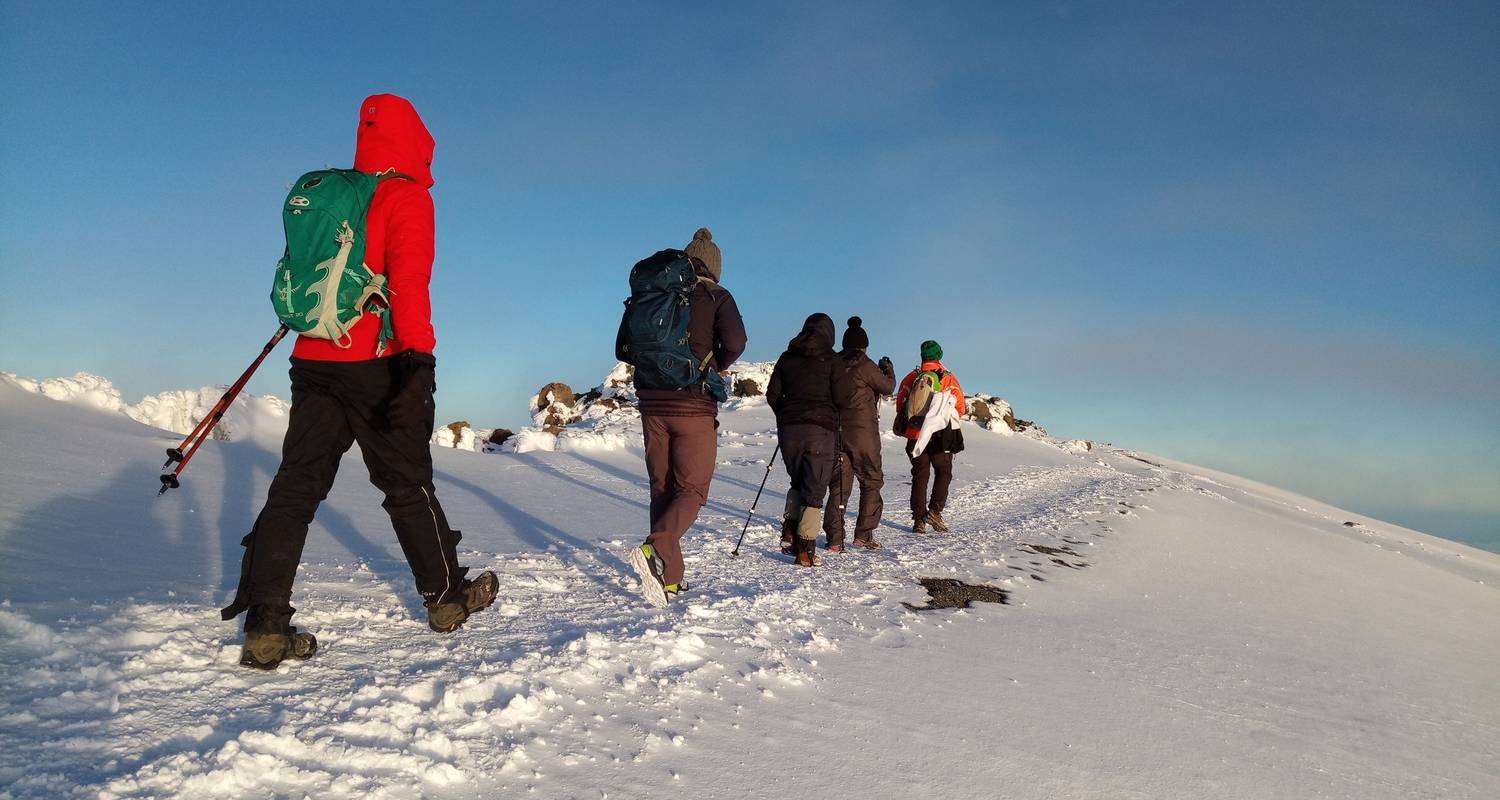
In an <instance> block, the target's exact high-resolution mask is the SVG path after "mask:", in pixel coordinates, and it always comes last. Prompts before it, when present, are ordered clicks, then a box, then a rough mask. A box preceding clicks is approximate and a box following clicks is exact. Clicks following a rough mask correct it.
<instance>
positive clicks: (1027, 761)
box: [0, 380, 1500, 800]
mask: <svg viewBox="0 0 1500 800" xmlns="http://www.w3.org/2000/svg"><path fill="white" fill-rule="evenodd" d="M75 388H79V391H77V392H73V393H71V394H70V393H69V392H68V391H64V390H62V389H59V390H57V391H54V392H53V393H52V397H61V398H65V399H64V400H63V401H60V400H58V399H52V397H49V396H46V395H44V394H42V393H38V391H37V390H38V389H39V385H37V384H35V383H32V384H31V385H29V386H27V385H24V382H18V381H15V380H9V381H7V380H0V453H3V455H0V600H3V605H0V798H6V800H10V799H11V798H59V797H62V798H66V797H103V798H113V797H184V798H207V797H236V798H238V797H294V798H300V797H314V798H323V797H331V798H366V797H372V798H398V797H400V798H406V797H434V798H450V797H451V798H472V797H485V798H494V797H512V796H518V795H522V794H528V793H529V795H528V796H537V797H559V798H574V797H576V798H600V797H612V798H637V797H673V796H680V797H702V798H781V797H786V796H788V795H789V794H792V793H795V794H796V795H797V796H804V797H830V798H832V797H854V798H885V797H893V798H894V797H899V798H916V797H965V798H968V797H984V798H1001V797H1015V798H1052V797H1056V798H1205V797H1211V798H1216V800H1217V799H1219V798H1303V797H1339V798H1360V800H1366V799H1368V798H1424V797H1431V798H1494V797H1500V688H1497V682H1496V679H1495V676H1496V665H1497V664H1500V623H1497V620H1500V556H1497V555H1494V554H1490V553H1485V552H1482V551H1478V550H1475V549H1472V548H1469V547H1466V546H1464V545H1460V544H1456V543H1453V542H1448V541H1445V540H1442V539H1437V538H1433V537H1429V536H1426V535H1424V534H1421V533H1416V532H1413V531H1407V530H1403V529H1400V528H1396V527H1394V526H1391V525H1387V524H1385V523H1382V522H1379V521H1376V520H1372V519H1368V518H1364V517H1359V516H1356V515H1351V514H1349V513H1347V512H1343V511H1339V510H1337V509H1334V508H1331V507H1328V506H1325V505H1322V504H1319V503H1316V502H1313V501H1310V500H1307V499H1305V498H1300V497H1296V496H1294V495H1291V494H1288V493H1286V492H1282V491H1279V490H1275V489H1271V488H1269V487H1266V486H1262V485H1257V484H1254V483H1252V482H1249V481H1246V480H1243V479H1239V478H1235V477H1232V476H1227V475H1221V474H1217V473H1212V472H1209V471H1207V470H1203V469H1199V468H1195V467H1191V466H1187V465H1181V464H1172V463H1168V462H1165V461H1162V460H1161V459H1157V458H1154V457H1152V456H1149V455H1144V454H1139V453H1129V452H1124V451H1119V450H1115V449H1111V448H1108V447H1095V448H1094V449H1093V450H1091V451H1089V450H1084V449H1083V447H1081V446H1080V445H1078V444H1073V445H1072V446H1060V445H1061V444H1062V443H1053V442H1050V441H1049V440H1045V439H1042V438H1039V437H1032V436H1024V435H1017V436H1003V435H998V434H991V433H988V432H986V431H983V430H980V429H978V428H974V429H973V430H971V431H969V432H968V435H967V440H968V444H969V450H968V452H966V453H964V454H963V455H962V456H960V457H959V467H958V481H957V485H956V489H955V492H954V496H953V498H952V500H951V503H950V513H949V514H948V515H947V516H948V519H949V521H950V523H951V524H952V527H953V531H954V532H953V533H951V534H949V535H945V536H921V537H918V536H915V535H913V534H910V533H907V532H905V529H904V525H905V524H906V522H907V521H908V515H907V513H906V511H905V508H904V507H905V503H904V497H905V494H906V482H905V472H906V470H905V459H904V457H903V456H902V454H901V452H900V449H899V443H898V442H896V441H894V440H891V441H888V442H887V446H886V453H885V455H886V474H887V481H888V482H887V489H886V515H885V516H886V522H885V524H884V525H883V526H882V528H881V529H880V530H879V531H878V533H877V536H878V538H880V539H882V540H883V541H884V542H885V543H886V544H887V549H885V550H882V551H879V552H875V553H851V554H849V555H845V556H830V557H828V559H827V565H826V566H825V567H824V568H822V569H820V570H802V569H797V568H794V567H792V566H790V565H789V564H788V563H787V562H786V561H785V560H784V558H783V557H782V556H780V555H779V553H778V552H777V549H776V541H775V539H776V534H775V531H774V527H773V523H774V519H773V518H774V516H775V515H776V514H777V513H778V512H779V510H780V506H781V496H782V492H783V491H784V489H785V487H786V478H785V475H784V473H783V472H782V469H781V467H780V465H779V464H777V465H776V466H775V468H774V469H773V470H772V471H771V474H770V481H769V483H768V485H767V488H766V496H764V497H762V498H761V501H760V505H759V508H758V509H757V513H756V517H755V520H754V522H753V524H752V525H751V527H750V531H749V534H748V536H747V538H746V544H745V547H744V548H743V551H742V553H741V555H740V557H739V558H737V559H731V558H730V557H729V551H730V549H731V548H732V547H733V544H734V539H735V537H736V536H737V535H738V533H739V531H740V526H741V524H742V523H743V520H744V518H745V511H746V509H747V508H748V506H749V505H750V501H751V498H752V497H753V496H754V494H755V490H756V486H757V485H758V484H759V482H760V480H761V477H762V476H763V475H764V474H765V471H766V459H767V458H768V457H769V456H770V454H771V451H772V447H773V445H774V441H775V440H774V424H773V421H772V418H771V416H770V414H769V412H768V411H767V409H766V408H765V406H764V404H763V402H762V401H757V400H741V401H736V403H735V404H734V406H735V408H734V410H732V411H726V412H725V413H724V414H723V415H722V421H723V428H722V430H721V439H720V453H719V455H720V466H719V472H718V475H717V477H716V480H715V482H714V486H713V490H714V491H713V498H712V500H711V502H710V504H709V506H708V507H707V508H705V509H704V512H703V515H702V516H701V518H700V524H699V526H698V527H696V528H695V529H694V530H693V531H692V532H691V533H690V534H689V537H688V540H687V541H686V542H685V545H686V550H687V552H688V554H689V563H688V574H689V580H690V581H691V582H692V584H693V589H692V591H691V593H690V594H688V595H686V596H685V597H684V602H681V603H680V604H678V605H675V606H674V607H672V608H670V609H667V610H665V611H657V610H653V609H650V608H647V607H645V606H644V604H643V603H642V602H640V600H639V598H638V596H637V595H636V594H635V593H634V591H633V580H632V578H631V577H629V576H628V572H629V569H628V567H627V566H626V565H625V563H624V560H623V551H624V549H625V548H626V547H627V546H629V545H631V544H633V543H635V542H637V541H638V540H639V538H640V537H641V535H642V529H643V527H644V524H645V518H646V511H645V503H646V497H647V495H646V488H645V485H644V483H645V478H644V468H643V466H642V462H641V452H640V448H639V437H638V433H637V434H635V435H633V436H626V437H625V441H626V446H624V447H623V448H613V449H612V448H609V447H596V448H589V449H572V450H569V449H564V450H562V451H560V452H554V451H548V450H533V451H531V452H499V453H490V454H485V453H475V452H466V451H461V450H453V449H446V448H435V449H434V458H435V462H436V466H437V485H438V490H439V494H440V497H441V499H442V500H443V501H444V503H445V505H446V508H447V510H448V514H449V517H450V519H451V520H452V521H453V523H454V525H455V526H456V527H458V528H460V529H462V530H463V532H464V539H463V542H462V544H461V546H460V549H461V554H462V556H463V558H464V559H465V560H466V562H467V563H468V564H470V565H472V566H475V567H488V568H492V569H495V570H496V571H497V572H498V573H499V574H500V575H501V585H502V589H501V599H500V601H499V602H497V603H496V605H495V606H494V607H493V608H492V609H491V610H489V611H486V612H484V613H482V614H480V615H477V616H476V617H474V618H473V619H472V620H470V622H469V623H468V624H467V625H466V626H465V628H464V629H463V630H462V631H460V632H459V633H457V634H453V635H448V636H441V635H437V634H434V633H431V632H430V631H428V630H427V628H426V625H425V619H424V616H423V613H422V610H421V608H420V605H419V604H418V600H417V597H416V594H415V591H414V590H413V589H412V587H411V585H410V583H411V581H410V575H409V573H408V571H407V569H406V566H405V563H404V561H403V560H402V558H401V553H400V549H399V547H398V546H397V544H396V542H395V539H394V537H393V536H392V535H391V533H390V530H389V525H388V523H387V521H386V519H385V515H384V512H382V511H381V509H380V506H379V502H380V497H379V495H378V493H377V492H376V491H375V490H374V489H373V488H372V487H370V486H369V484H368V482H367V481H366V480H365V478H364V469H363V465H362V464H361V462H360V461H359V459H358V456H357V455H354V454H351V455H350V456H348V457H347V459H346V461H345V463H344V465H343V470H342V476H341V478H340V481H339V483H338V485H337V486H336V487H335V489H334V491H333V493H332V495H331V496H330V497H329V500H328V502H327V503H326V504H325V506H324V507H323V509H322V510H320V512H319V515H318V519H317V521H316V522H315V523H314V525H313V528H312V531H311V534H310V536H309V539H308V547H307V551H306V554H305V558H304V564H303V567H302V571H301V574H300V575H299V581H298V587H297V595H296V597H295V598H294V601H293V602H294V604H295V605H296V606H297V607H298V608H299V609H300V613H299V614H298V616H297V621H298V623H299V624H301V625H304V626H306V627H307V628H309V629H311V630H312V631H314V632H315V633H316V634H317V635H318V638H319V641H320V644H321V648H322V649H321V651H320V652H319V654H318V655H317V656H316V657H315V658H313V659H312V660H310V661H307V662H288V663H286V664H284V665H282V667H280V668H279V669H278V670H276V671H275V672H272V673H256V672H251V671H248V670H245V669H242V668H240V667H239V666H237V663H236V659H237V654H238V641H239V637H238V635H237V628H236V626H235V625H234V624H233V623H226V622H221V621H219V618H218V612H217V609H218V607H219V606H220V605H222V604H223V603H224V602H225V601H226V600H227V598H228V596H229V594H230V593H231V589H232V583H233V580H234V577H235V576H236V574H237V570H238V562H239V558H240V552H241V549H240V547H239V541H240V538H241V537H242V536H243V535H244V534H245V532H246V531H247V530H248V528H249V526H250V524H251V522H252V519H253V517H254V514H255V512H256V511H257V510H258V508H259V505H260V502H261V500H262V499H263V497H264V493H265V489H266V486H267V484H268V482H269V480H270V476H271V474H272V473H273V472H274V470H275V468H276V464H277V451H278V448H279V441H278V437H279V428H278V426H277V424H275V423H276V420H277V419H278V416H277V411H276V409H277V408H278V406H277V405H276V404H275V403H272V402H271V401H270V400H266V399H263V398H262V399H258V400H257V399H247V401H246V403H247V405H245V406H244V407H241V408H238V409H236V411H235V412H231V417H230V424H231V425H234V423H235V417H236V414H238V415H239V416H241V417H243V418H244V422H243V423H242V424H241V426H240V428H239V429H238V430H237V431H236V435H234V436H232V437H231V439H232V440H231V441H211V442H209V443H207V444H206V445H205V446H204V447H203V449H202V450H201V451H200V453H199V455H198V457H197V458H196V460H195V461H194V462H193V464H192V465H191V467H190V468H189V469H188V471H187V472H186V473H185V475H184V478H183V486H182V488H181V489H178V490H174V491H173V492H171V493H169V494H167V495H166V496H165V497H162V498H160V499H158V498H157V497H156V496H155V495H156V489H157V487H158V482H157V478H156V476H157V469H158V467H159V466H160V464H161V461H162V457H163V456H162V453H163V450H164V448H166V447H167V446H169V445H172V444H175V442H176V440H177V439H178V438H179V437H177V436H176V435H173V434H169V433H167V432H165V431H163V430H160V429H154V428H151V427H148V426H147V425H145V424H142V423H141V422H137V421H135V419H132V418H131V417H135V418H136V419H146V421H149V422H154V423H155V424H158V425H166V426H168V427H171V426H175V425H178V424H179V423H178V422H174V421H172V420H169V419H166V417H170V416H172V414H171V413H168V411H167V409H168V407H169V406H173V404H174V403H177V402H178V400H171V401H170V402H169V401H167V400H163V401H160V402H159V403H158V404H157V406H156V407H155V410H154V411H149V413H148V410H147V409H145V408H144V406H145V405H146V404H145V403H142V404H138V405H137V406H134V407H126V406H125V405H124V403H123V402H121V401H119V398H118V393H115V395H114V396H113V397H114V401H113V402H111V401H110V399H109V394H108V392H107V391H103V390H102V388H101V387H100V386H97V385H92V386H85V387H75ZM187 394H193V398H188V397H187V395H186V394H185V395H184V397H183V398H180V399H179V400H180V401H181V402H183V403H186V402H187V400H188V399H193V400H194V402H195V403H198V404H199V405H201V404H202V403H201V402H199V400H201V399H202V398H199V395H201V394H202V393H201V392H200V393H196V394H194V393H187ZM209 394H213V392H212V391H211V390H210V391H209ZM159 397H166V395H163V396H159ZM206 399H207V401H208V402H209V403H211V402H212V400H213V399H214V398H213V397H207V398H206ZM130 410H134V411H135V412H136V413H134V414H130ZM174 413H175V412H174ZM127 414H129V415H128V416H127ZM282 424H284V422H283V423H282ZM1347 523H1354V524H1352V525H1350V524H1347ZM919 577H948V578H959V579H962V580H964V581H966V582H971V583H988V584H991V585H993V586H996V587H999V588H1001V589H1003V590H1005V591H1006V592H1008V603H1007V604H1005V605H1000V604H987V603H978V604H976V605H975V606H974V607H973V608H971V609H968V610H959V611H953V610H942V611H929V612H916V611H912V610H909V609H908V608H907V607H906V606H905V605H903V603H912V604H918V605H920V604H922V603H923V602H924V601H925V593H924V591H923V590H922V588H921V587H920V586H918V585H917V583H916V579H917V578H919Z"/></svg>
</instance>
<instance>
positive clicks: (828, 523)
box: [823, 428, 885, 545]
mask: <svg viewBox="0 0 1500 800" xmlns="http://www.w3.org/2000/svg"><path fill="white" fill-rule="evenodd" d="M841 445H842V447H841V448H840V452H839V461H838V463H837V464H835V467H834V472H835V478H834V482H833V486H832V487H831V491H830V494H829V497H828V507H827V509H825V510H824V512H823V532H824V533H826V534H827V535H828V543H829V544H830V545H833V544H843V542H844V510H845V509H846V508H848V506H849V505H850V503H849V500H850V499H851V498H852V497H853V495H852V494H851V492H853V491H854V481H855V479H856V478H858V479H859V516H858V517H857V518H856V519H855V521H854V538H855V539H858V540H860V541H866V540H869V539H871V538H873V537H872V536H871V532H872V531H874V530H875V529H876V528H878V527H880V515H881V514H882V513H884V511H885V502H884V501H883V500H881V498H880V487H882V486H884V485H885V473H884V472H883V471H882V468H881V463H880V431H878V430H876V429H874V428H868V429H866V428H845V429H844V432H843V436H842V439H841Z"/></svg>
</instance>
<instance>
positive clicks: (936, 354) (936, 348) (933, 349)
mask: <svg viewBox="0 0 1500 800" xmlns="http://www.w3.org/2000/svg"><path fill="white" fill-rule="evenodd" d="M922 360H923V361H942V360H943V346H942V345H940V344H938V343H937V342H934V341H933V340H931V339H928V340H927V341H925V342H923V343H922Z"/></svg>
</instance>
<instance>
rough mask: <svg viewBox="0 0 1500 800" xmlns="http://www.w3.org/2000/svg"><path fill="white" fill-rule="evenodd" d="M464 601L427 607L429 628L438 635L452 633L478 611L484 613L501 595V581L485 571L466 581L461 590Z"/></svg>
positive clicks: (493, 574)
mask: <svg viewBox="0 0 1500 800" xmlns="http://www.w3.org/2000/svg"><path fill="white" fill-rule="evenodd" d="M460 592H461V594H462V595H463V599H462V601H459V600H453V601H450V602H447V603H437V604H435V605H430V606H428V607H427V627H429V628H431V629H433V630H435V631H437V632H438V633H452V632H453V631H456V630H458V627H459V626H460V625H462V624H464V620H467V619H468V618H469V615H470V614H473V613H474V612H476V611H483V610H484V609H486V608H489V607H490V603H493V602H495V595H497V594H499V593H500V579H499V578H497V577H495V573H493V572H491V571H489V570H485V571H484V572H481V573H479V577H477V578H475V579H473V580H466V581H464V583H463V587H462V589H461V590H460Z"/></svg>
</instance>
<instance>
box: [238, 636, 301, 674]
mask: <svg viewBox="0 0 1500 800" xmlns="http://www.w3.org/2000/svg"><path fill="white" fill-rule="evenodd" d="M316 652H318V640H317V638H316V637H314V636H313V635H312V634H310V633H306V632H304V631H299V630H297V629H296V628H289V629H288V632H287V633H258V632H252V631H247V632H246V633H245V646H244V647H241V648H240V666H242V667H253V668H255V669H266V670H271V669H276V667H277V666H278V665H280V664H281V662H282V659H287V658H292V659H296V660H298V661H304V660H306V659H309V658H312V656H313V654H314V653H316Z"/></svg>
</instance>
